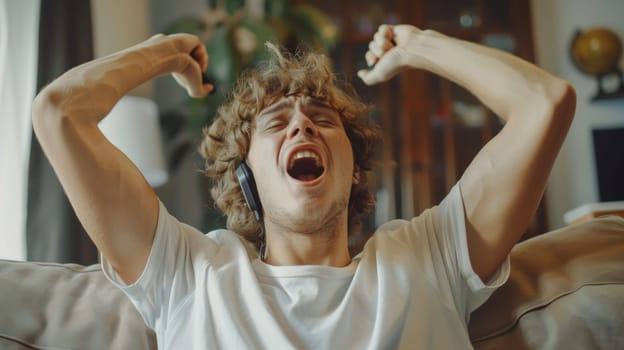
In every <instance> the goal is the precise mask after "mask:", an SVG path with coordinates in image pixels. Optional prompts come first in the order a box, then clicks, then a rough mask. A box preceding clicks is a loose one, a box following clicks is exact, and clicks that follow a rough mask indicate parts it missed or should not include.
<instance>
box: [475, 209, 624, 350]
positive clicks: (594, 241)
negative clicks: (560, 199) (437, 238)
mask: <svg viewBox="0 0 624 350" xmlns="http://www.w3.org/2000/svg"><path fill="white" fill-rule="evenodd" d="M469 331H470V336H471V339H472V341H473V345H474V346H475V349H502V348H504V349H616V348H618V349H622V348H624V219H622V218H620V217H607V218H599V219H595V220H592V221H588V222H585V223H581V224H577V225H573V226H568V227H564V228H562V229H559V230H557V231H554V232H551V233H548V234H544V235H541V236H538V237H535V238H533V239H530V240H528V241H525V242H522V243H520V244H518V245H516V246H515V247H514V249H513V250H512V253H511V275H510V277H509V281H508V282H507V283H506V284H505V285H504V286H502V287H501V288H500V289H499V290H497V291H496V292H495V293H494V294H493V295H492V297H491V298H490V299H489V300H488V302H487V303H485V304H484V305H482V306H481V307H480V308H479V309H477V310H475V311H474V312H473V313H472V315H471V321H470V324H469Z"/></svg>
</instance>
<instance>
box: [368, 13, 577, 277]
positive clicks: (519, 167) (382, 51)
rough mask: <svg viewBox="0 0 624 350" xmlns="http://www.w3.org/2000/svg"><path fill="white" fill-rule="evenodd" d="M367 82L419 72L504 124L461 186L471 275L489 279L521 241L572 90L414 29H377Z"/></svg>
mask: <svg viewBox="0 0 624 350" xmlns="http://www.w3.org/2000/svg"><path fill="white" fill-rule="evenodd" d="M366 59H367V61H368V63H369V64H375V66H374V68H373V69H372V70H371V71H361V72H359V75H360V77H361V78H362V80H364V82H365V83H367V84H375V83H378V82H381V81H385V80H388V79H390V78H391V77H392V76H394V75H396V74H397V73H399V72H400V71H402V70H405V69H410V68H420V69H425V70H428V71H430V72H432V73H435V74H438V75H440V76H442V77H445V78H447V79H449V80H451V81H454V82H456V83H457V84H459V85H461V86H463V87H464V88H466V89H467V90H469V91H470V92H471V93H473V94H474V95H475V96H477V97H478V98H479V99H480V100H481V101H482V102H483V103H484V104H485V105H486V106H487V107H489V108H490V109H491V110H492V111H493V112H494V113H496V114H497V115H498V116H500V117H501V118H503V119H505V120H506V124H505V126H504V127H503V129H502V130H501V132H500V133H499V134H498V135H496V136H495V137H494V138H493V139H492V140H490V142H488V143H487V144H486V145H485V146H484V147H483V149H481V151H480V152H479V153H478V154H477V156H476V157H475V159H474V160H473V161H472V163H471V164H470V165H469V166H468V168H467V169H466V171H465V173H464V175H463V176H462V178H461V179H460V180H459V186H460V190H461V194H462V199H463V201H464V208H465V211H466V212H465V214H466V227H467V235H468V237H467V241H468V249H469V252H470V259H471V262H472V265H473V268H474V270H475V272H476V273H477V274H478V275H479V276H480V277H481V278H482V279H486V278H487V277H489V276H490V275H491V274H492V273H493V272H494V271H495V270H496V269H497V267H498V266H499V265H500V263H501V262H502V261H503V259H504V258H505V256H507V254H508V253H509V251H510V250H511V248H512V247H513V245H514V244H515V243H516V242H517V241H518V240H519V239H520V237H521V235H522V233H523V232H524V230H525V229H526V228H527V226H528V224H529V222H530V219H531V217H532V216H533V214H534V213H535V210H536V209H537V206H538V204H539V201H540V198H541V197H542V195H543V193H544V189H545V187H546V181H547V179H548V176H549V174H550V171H551V168H552V166H553V163H554V161H555V158H556V156H557V153H558V152H559V149H560V148H561V144H562V143H563V140H564V138H565V135H566V133H567V131H568V129H569V127H570V124H571V122H572V118H573V115H574V109H575V105H576V98H575V93H574V90H573V88H572V87H571V86H570V85H569V84H568V83H567V82H565V81H563V80H561V79H559V78H557V77H554V76H552V75H550V74H548V73H547V72H545V71H543V70H541V69H539V68H538V67H536V66H534V65H532V64H530V63H528V62H526V61H523V60H521V59H520V58H518V57H515V56H513V55H510V54H507V53H505V52H502V51H499V50H495V49H492V48H488V47H485V46H481V45H478V44H474V43H470V42H466V41H462V40H458V39H454V38H450V37H447V36H444V35H442V34H439V33H437V32H433V31H422V30H419V29H418V28H416V27H413V26H407V25H400V26H394V27H390V26H381V27H380V29H379V31H378V32H377V33H376V34H375V38H374V39H373V41H372V42H371V44H370V46H369V51H368V52H367V54H366Z"/></svg>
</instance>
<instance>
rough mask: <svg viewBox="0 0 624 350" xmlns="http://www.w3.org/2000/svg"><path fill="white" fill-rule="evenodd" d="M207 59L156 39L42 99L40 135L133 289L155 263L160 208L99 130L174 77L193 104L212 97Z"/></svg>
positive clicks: (69, 79)
mask: <svg viewBox="0 0 624 350" xmlns="http://www.w3.org/2000/svg"><path fill="white" fill-rule="evenodd" d="M207 64H208V55H207V53H206V49H205V48H204V46H203V45H202V44H201V42H200V41H199V40H198V39H197V38H196V37H194V36H191V35H171V36H164V35H156V36H154V37H152V38H150V39H149V40H147V41H145V42H142V43H140V44H138V45H136V46H133V47H131V48H128V49H126V50H124V51H121V52H118V53H116V54H113V55H110V56H107V57H104V58H101V59H97V60H94V61H91V62H88V63H86V64H83V65H81V66H78V67H76V68H73V69H71V70H69V71H68V72H66V73H65V74H63V75H62V76H61V77H59V78H58V79H56V80H55V81H53V82H52V83H51V84H50V85H48V86H47V87H46V88H45V89H43V90H42V91H41V93H39V94H38V95H37V97H36V98H35V101H34V103H33V127H34V130H35V134H36V135H37V138H38V139H39V142H40V143H41V146H42V148H43V150H44V152H45V154H46V155H47V157H48V158H49V159H50V162H51V164H52V167H53V168H54V170H55V172H56V174H57V175H58V177H59V179H60V182H61V184H62V186H63V188H64V190H65V192H66V193H67V196H68V198H69V201H70V203H71V204H72V206H73V208H74V210H75V211H76V214H77V216H78V218H79V219H80V222H81V223H82V225H83V226H84V227H85V229H86V231H87V232H88V234H89V236H90V237H91V239H92V240H93V242H94V243H95V244H96V246H97V247H98V248H99V249H100V251H101V252H102V253H103V254H104V256H105V257H106V258H107V259H108V260H109V261H110V262H111V264H112V265H113V267H114V268H115V269H116V271H117V272H118V273H119V274H120V276H121V277H122V278H123V279H124V281H126V282H127V283H131V282H133V281H134V280H136V279H137V278H138V277H139V275H140V273H141V271H142V270H143V268H144V266H145V263H146V261H147V257H148V256H149V252H150V248H151V243H152V240H153V236H154V231H155V227H156V222H157V220H158V200H157V198H156V195H155V193H154V192H153V190H152V188H151V187H150V186H149V184H148V183H147V181H146V180H145V179H144V178H143V176H142V175H141V173H140V172H139V170H138V169H137V168H136V167H135V166H134V164H133V163H132V162H131V161H130V160H129V159H128V158H127V157H126V156H125V155H124V154H123V153H121V152H120V151H119V150H118V149H117V148H115V147H114V146H113V145H112V144H111V143H110V142H108V140H107V139H106V138H105V137H104V135H103V134H102V133H101V131H100V129H99V128H98V122H99V121H100V120H101V119H103V118H104V117H105V116H106V115H107V114H108V112H109V111H110V110H111V109H112V107H113V106H114V105H115V103H117V101H118V100H119V99H120V98H121V97H122V96H123V95H124V94H126V93H127V92H128V91H130V90H131V89H132V88H134V87H136V86H138V85H140V84H141V83H143V82H145V81H147V80H149V79H151V78H154V77H156V76H159V75H163V74H167V73H174V77H175V78H176V80H177V81H178V82H179V83H180V84H181V85H183V86H184V87H185V88H186V89H187V91H188V93H189V94H190V95H192V96H194V97H202V96H205V95H206V94H207V93H208V92H209V91H210V90H211V89H212V86H211V85H208V84H206V85H202V83H201V71H202V70H204V69H205V68H206V66H207Z"/></svg>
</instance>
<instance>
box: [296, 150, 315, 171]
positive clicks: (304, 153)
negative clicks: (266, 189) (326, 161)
mask: <svg viewBox="0 0 624 350" xmlns="http://www.w3.org/2000/svg"><path fill="white" fill-rule="evenodd" d="M301 158H312V159H314V162H315V163H316V166H321V158H319V156H318V154H316V153H314V152H312V151H305V150H304V151H298V152H297V153H295V154H294V155H293V157H292V158H290V162H289V164H288V167H289V168H292V166H293V163H294V162H295V160H297V159H301Z"/></svg>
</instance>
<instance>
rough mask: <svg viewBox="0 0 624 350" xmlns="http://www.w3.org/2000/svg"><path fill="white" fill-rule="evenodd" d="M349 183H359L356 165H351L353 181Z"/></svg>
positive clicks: (358, 169) (358, 168)
mask: <svg viewBox="0 0 624 350" xmlns="http://www.w3.org/2000/svg"><path fill="white" fill-rule="evenodd" d="M351 182H352V183H353V185H357V184H359V183H360V167H359V166H358V165H357V164H354V165H353V180H352V181H351Z"/></svg>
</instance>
